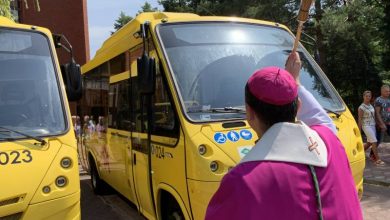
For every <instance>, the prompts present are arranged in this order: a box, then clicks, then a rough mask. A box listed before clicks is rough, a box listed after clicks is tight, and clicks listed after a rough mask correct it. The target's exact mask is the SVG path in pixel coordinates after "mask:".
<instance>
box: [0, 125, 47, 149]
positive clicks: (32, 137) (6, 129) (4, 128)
mask: <svg viewBox="0 0 390 220" xmlns="http://www.w3.org/2000/svg"><path fill="white" fill-rule="evenodd" d="M0 129H2V130H3V131H10V132H14V133H16V134H20V135H23V136H25V137H28V138H31V139H34V140H36V141H39V142H40V143H41V145H42V146H43V145H45V144H46V141H45V140H43V139H42V138H40V137H34V136H32V135H29V134H26V133H23V132H20V131H15V130H13V129H9V128H6V127H2V126H0ZM6 140H10V139H9V138H7V139H6Z"/></svg>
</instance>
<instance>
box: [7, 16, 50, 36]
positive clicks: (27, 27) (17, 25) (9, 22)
mask: <svg viewBox="0 0 390 220" xmlns="http://www.w3.org/2000/svg"><path fill="white" fill-rule="evenodd" d="M0 28H16V29H24V30H26V31H27V30H34V31H40V32H43V33H44V34H46V35H48V36H51V32H50V31H49V29H47V28H43V27H38V26H34V25H28V24H20V23H16V22H14V21H13V20H11V19H8V18H6V17H3V16H0Z"/></svg>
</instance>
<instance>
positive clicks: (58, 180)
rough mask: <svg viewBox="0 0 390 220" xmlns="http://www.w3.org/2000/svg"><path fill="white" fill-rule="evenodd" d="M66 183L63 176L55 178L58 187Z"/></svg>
mask: <svg viewBox="0 0 390 220" xmlns="http://www.w3.org/2000/svg"><path fill="white" fill-rule="evenodd" d="M67 183H68V180H67V179H66V177H64V176H59V177H57V179H56V186H58V187H64V186H66V184H67Z"/></svg>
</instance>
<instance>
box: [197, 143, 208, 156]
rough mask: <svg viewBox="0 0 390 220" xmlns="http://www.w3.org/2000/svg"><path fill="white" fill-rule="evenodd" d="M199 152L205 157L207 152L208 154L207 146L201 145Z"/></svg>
mask: <svg viewBox="0 0 390 220" xmlns="http://www.w3.org/2000/svg"><path fill="white" fill-rule="evenodd" d="M198 151H199V154H200V155H205V154H206V152H207V148H206V146H204V145H203V144H201V145H199V147H198Z"/></svg>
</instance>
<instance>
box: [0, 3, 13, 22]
mask: <svg viewBox="0 0 390 220" xmlns="http://www.w3.org/2000/svg"><path fill="white" fill-rule="evenodd" d="M10 4H11V0H0V16H4V17H6V18H9V19H13V16H12V14H11V8H10Z"/></svg>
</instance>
